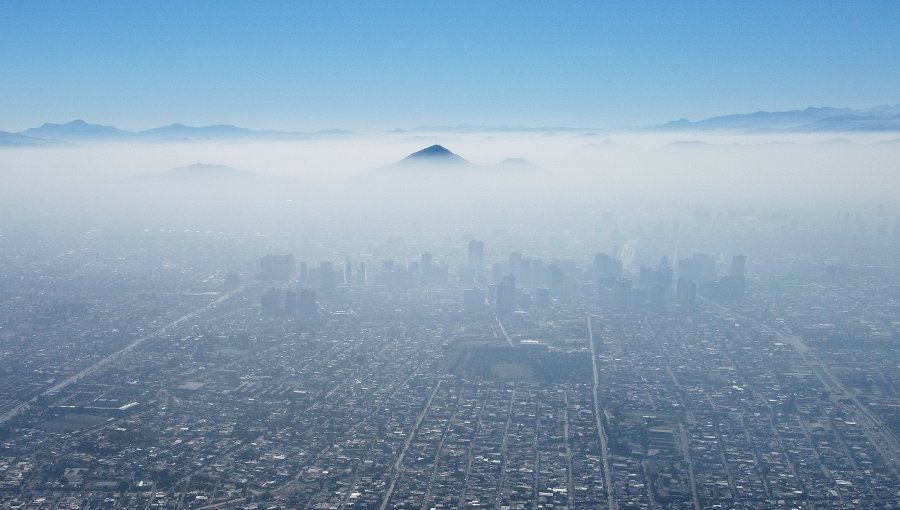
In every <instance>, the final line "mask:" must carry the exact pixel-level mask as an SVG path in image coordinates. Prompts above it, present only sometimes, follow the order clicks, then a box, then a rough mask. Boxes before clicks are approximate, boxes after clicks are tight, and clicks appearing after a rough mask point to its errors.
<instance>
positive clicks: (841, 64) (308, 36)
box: [0, 0, 900, 131]
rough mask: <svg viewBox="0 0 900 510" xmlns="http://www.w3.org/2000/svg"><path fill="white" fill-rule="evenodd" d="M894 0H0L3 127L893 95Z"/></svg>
mask: <svg viewBox="0 0 900 510" xmlns="http://www.w3.org/2000/svg"><path fill="white" fill-rule="evenodd" d="M898 27H900V2H897V1H887V2H823V1H816V2H803V1H784V2H761V1H753V2H688V3H680V2H642V1H638V2H634V1H626V2H599V1H591V2H526V1H515V2H493V1H492V2H474V1H462V2H446V1H444V2H430V1H420V0H416V1H412V0H411V1H406V2H312V1H308V2H301V1H296V2H237V1H222V0H219V1H212V2H202V1H193V2H164V1H154V2H134V1H123V2H112V1H105V2H89V1H83V2H70V1H64V2H45V1H19V0H10V1H7V2H4V4H3V13H2V16H0V130H7V131H16V130H20V129H24V128H27V127H31V126H35V125H40V124H42V123H43V122H47V121H50V122H65V121H68V120H72V119H74V118H83V119H85V120H88V121H90V122H97V123H103V124H113V125H116V126H120V127H124V128H127V129H146V128H150V127H155V126H158V125H163V124H168V123H171V122H184V123H188V124H211V123H229V124H238V125H244V126H249V127H257V128H263V127H271V128H279V129H325V128H335V127H342V128H349V129H356V130H364V131H365V130H383V129H391V128H396V127H413V126H417V125H439V124H440V125H442V124H461V123H471V124H491V125H544V126H546V125H569V126H594V127H608V126H611V127H615V126H633V125H645V124H655V123H661V122H664V121H667V120H671V119H676V118H680V117H687V118H690V119H694V120H696V119H699V118H703V117H707V116H712V115H718V114H726V113H735V112H746V111H755V110H760V109H766V110H781V109H792V108H802V107H806V106H810V105H816V106H852V107H864V106H872V105H877V104H895V103H900V65H898V62H900V59H898V55H900V29H898Z"/></svg>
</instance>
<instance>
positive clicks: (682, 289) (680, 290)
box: [675, 278, 697, 310]
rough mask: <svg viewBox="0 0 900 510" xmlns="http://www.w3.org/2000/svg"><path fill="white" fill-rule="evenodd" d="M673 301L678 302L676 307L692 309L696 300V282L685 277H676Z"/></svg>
mask: <svg viewBox="0 0 900 510" xmlns="http://www.w3.org/2000/svg"><path fill="white" fill-rule="evenodd" d="M675 301H677V302H678V308H682V309H685V310H692V309H693V308H694V305H695V304H696V302H697V284H696V283H694V282H693V281H691V280H687V279H685V278H679V279H678V286H677V288H676V289H675Z"/></svg>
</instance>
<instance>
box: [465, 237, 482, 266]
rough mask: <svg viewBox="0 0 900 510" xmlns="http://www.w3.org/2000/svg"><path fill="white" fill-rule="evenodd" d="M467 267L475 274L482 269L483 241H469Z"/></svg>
mask: <svg viewBox="0 0 900 510" xmlns="http://www.w3.org/2000/svg"><path fill="white" fill-rule="evenodd" d="M468 266H469V269H471V270H473V271H475V273H476V274H477V273H478V272H480V271H481V268H482V267H484V241H474V240H473V241H469V258H468Z"/></svg>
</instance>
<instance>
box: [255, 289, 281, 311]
mask: <svg viewBox="0 0 900 510" xmlns="http://www.w3.org/2000/svg"><path fill="white" fill-rule="evenodd" d="M259 311H260V313H261V314H262V315H263V316H264V317H280V316H281V314H282V312H283V308H282V305H281V290H280V289H275V288H272V289H269V290H267V291H266V292H265V294H263V295H262V299H261V301H260V307H259Z"/></svg>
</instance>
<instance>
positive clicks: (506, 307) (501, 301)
mask: <svg viewBox="0 0 900 510" xmlns="http://www.w3.org/2000/svg"><path fill="white" fill-rule="evenodd" d="M496 306H497V313H498V314H501V315H507V314H510V313H512V312H513V311H515V309H516V277H515V276H513V275H506V276H504V277H503V281H501V282H500V284H499V285H497V305H496Z"/></svg>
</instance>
